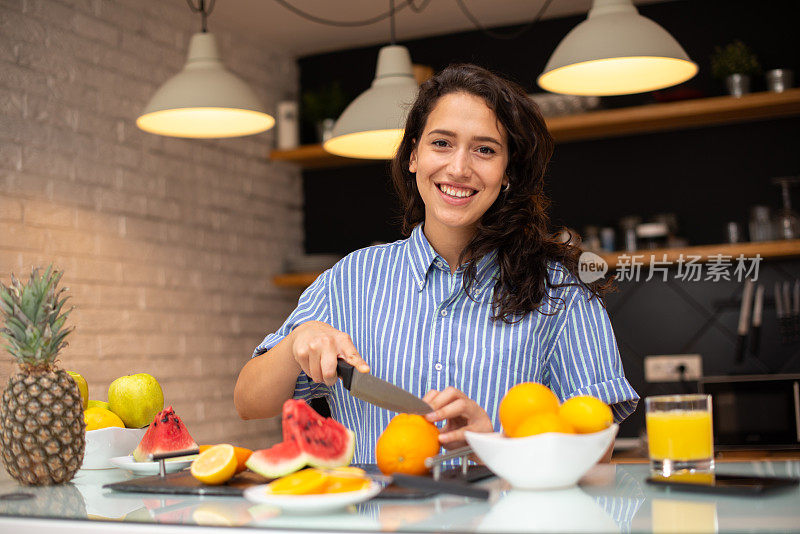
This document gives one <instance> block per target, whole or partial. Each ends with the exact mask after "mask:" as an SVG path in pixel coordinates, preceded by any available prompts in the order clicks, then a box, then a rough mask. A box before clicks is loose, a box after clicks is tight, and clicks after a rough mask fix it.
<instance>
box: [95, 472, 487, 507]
mask: <svg viewBox="0 0 800 534" xmlns="http://www.w3.org/2000/svg"><path fill="white" fill-rule="evenodd" d="M359 467H361V468H362V469H365V470H366V471H367V472H368V473H378V472H379V471H378V470H377V467H375V466H373V465H359ZM490 476H493V473H492V472H491V471H489V469H487V468H486V467H485V466H482V465H471V466H469V469H468V471H467V475H466V476H464V475H463V474H462V473H461V469H460V468H453V469H447V470H444V471H442V479H443V480H461V481H464V482H467V483H471V482H477V481H479V480H483V479H485V478H488V477H490ZM271 480H273V479H270V478H265V477H262V476H261V475H258V474H256V473H253V472H252V471H249V470H248V471H244V472H242V473H239V474H238V475H236V476H234V477H233V478H232V479H230V480H229V481H228V482H226V483H225V484H220V485H218V486H209V485H208V484H203V483H202V482H200V481H199V480H197V479H196V478H194V477H193V476H192V474H191V473H190V472H189V470H188V469H185V470H183V471H178V472H177V473H169V474H167V475H165V476H163V477H162V476H159V475H153V476H148V477H138V478H132V479H130V480H124V481H122V482H114V483H112V484H106V485H104V486H103V487H104V488H108V489H112V490H115V491H125V492H136V493H162V494H171V495H220V496H231V497H241V496H242V494H243V493H244V490H246V489H247V488H249V487H251V486H258V485H259V484H266V483H268V482H270V481H271ZM435 494H436V493H435V492H433V491H422V490H417V489H411V488H404V487H399V486H396V485H394V484H390V485H388V486H386V487H385V488H384V489H383V491H381V493H380V494H378V496H377V497H376V498H378V499H420V498H425V497H430V496H432V495H435Z"/></svg>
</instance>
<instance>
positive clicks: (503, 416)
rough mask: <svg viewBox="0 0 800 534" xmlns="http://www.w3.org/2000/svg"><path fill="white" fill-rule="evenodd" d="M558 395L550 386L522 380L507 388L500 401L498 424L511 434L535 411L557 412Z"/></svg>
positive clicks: (507, 433) (535, 412)
mask: <svg viewBox="0 0 800 534" xmlns="http://www.w3.org/2000/svg"><path fill="white" fill-rule="evenodd" d="M558 404H559V402H558V397H556V394H555V393H553V392H552V391H550V388H548V387H547V386H544V385H542V384H537V383H536V382H524V383H522V384H517V385H516V386H514V387H513V388H511V389H509V390H508V392H507V393H506V395H505V397H503V400H502V401H500V414H499V415H500V424H502V425H503V430H505V433H506V435H508V436H512V435H514V432H515V430H516V428H517V426H518V425H520V424H521V423H522V422H523V421H524V420H525V419H527V418H528V417H530V416H532V415H535V414H537V413H546V412H552V413H557V412H558Z"/></svg>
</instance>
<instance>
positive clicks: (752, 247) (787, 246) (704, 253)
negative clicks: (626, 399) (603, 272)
mask: <svg viewBox="0 0 800 534" xmlns="http://www.w3.org/2000/svg"><path fill="white" fill-rule="evenodd" d="M664 254H666V255H667V257H666V261H669V262H672V263H674V262H675V261H677V260H678V258H680V257H681V255H682V256H683V257H684V259H685V260H687V261H688V260H689V259H690V258H689V257H690V256H700V257H701V260H699V261H701V262H706V261H708V258H709V256H716V255H717V254H722V255H723V256H730V257H731V261H733V262H735V261H736V258H737V257H738V256H739V254H743V255H744V257H745V258H748V259H749V258H754V257H755V255H756V254H760V255H761V257H762V258H763V259H765V260H766V259H778V258H792V257H800V239H794V240H791V241H761V242H756V243H733V244H721V245H699V246H695V247H683V248H660V249H652V250H637V251H636V252H624V251H620V252H608V253H605V254H600V257H602V258H603V259H604V260H605V261H606V262H608V268H609V270H612V269H615V268H616V267H617V264H618V263H619V257H620V256H628V257H629V258H632V257H634V256H635V257H636V261H637V265H638V264H640V265H642V266H647V265H650V262H651V260H652V259H655V260H656V261H662V260H663V259H664ZM628 262H629V263H630V260H628ZM320 274H321V273H320V272H315V273H286V274H279V275H277V276H275V277H274V278H273V279H272V282H273V283H274V284H275V285H276V286H278V287H290V288H305V287H308V286H310V285H311V283H312V282H313V281H314V280H316V279H317V277H318V276H319V275H320Z"/></svg>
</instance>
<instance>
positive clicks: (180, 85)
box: [136, 1, 275, 138]
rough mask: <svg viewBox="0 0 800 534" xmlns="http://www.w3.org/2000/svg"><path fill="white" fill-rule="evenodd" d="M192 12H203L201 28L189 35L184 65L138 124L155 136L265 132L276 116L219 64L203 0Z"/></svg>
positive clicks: (232, 134)
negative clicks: (265, 108)
mask: <svg viewBox="0 0 800 534" xmlns="http://www.w3.org/2000/svg"><path fill="white" fill-rule="evenodd" d="M212 5H213V4H212ZM193 9H194V8H193ZM195 10H196V11H197V10H200V11H202V13H203V31H202V32H200V33H196V34H194V35H193V36H192V39H191V41H190V42H189V54H188V59H187V61H186V65H185V66H184V67H183V70H182V71H180V72H179V73H178V74H176V75H175V76H173V77H172V78H170V79H169V80H167V81H166V83H164V85H162V86H161V88H160V89H158V91H156V93H155V94H154V95H153V97H152V98H151V99H150V102H149V103H148V104H147V106H146V107H145V109H144V111H143V112H142V115H141V116H140V117H139V118H138V119H136V125H137V126H138V127H139V128H141V129H142V130H144V131H146V132H150V133H154V134H158V135H166V136H171V137H192V138H221V137H238V136H242V135H251V134H256V133H260V132H263V131H265V130H269V129H270V128H272V126H273V125H274V124H275V119H274V118H273V117H272V116H270V115H269V114H267V113H266V111H265V110H264V107H263V106H262V105H261V103H260V102H259V100H258V98H257V97H256V95H255V94H254V93H253V91H252V90H251V89H250V87H248V86H247V84H246V83H245V82H243V81H242V80H241V79H239V78H238V77H237V76H235V75H234V74H233V73H231V72H230V71H228V70H227V69H226V68H225V66H224V65H223V64H222V61H221V59H220V55H219V49H218V47H217V40H216V38H215V37H214V35H212V34H210V33H207V32H206V27H205V26H206V23H205V18H206V16H207V15H208V12H209V11H206V10H204V4H203V2H202V1H201V2H200V8H199V9H195Z"/></svg>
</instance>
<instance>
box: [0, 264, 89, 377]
mask: <svg viewBox="0 0 800 534" xmlns="http://www.w3.org/2000/svg"><path fill="white" fill-rule="evenodd" d="M62 276H63V273H62V272H61V271H58V270H55V269H54V268H53V266H52V265H50V266H49V267H48V268H47V269H46V270H45V271H44V273H42V272H41V270H40V269H39V268H34V269H32V270H31V275H30V279H29V281H28V282H27V283H26V284H23V283H21V282H20V281H19V280H18V279H17V278H16V277H15V276H14V275H13V274H12V275H11V285H10V286H5V285H3V284H0V311H2V315H4V316H5V319H6V321H5V323H6V324H5V328H4V329H2V330H0V334H2V337H3V338H5V339H6V340H8V342H9V343H10V345H8V346H7V347H6V348H7V349H8V351H9V352H10V353H11V355H12V356H13V357H14V358H16V359H17V361H18V362H20V363H27V364H32V365H42V364H52V363H53V362H54V361H55V360H56V358H57V356H58V354H57V353H58V350H59V349H61V348H62V347H64V346H65V345H66V343H65V342H64V339H65V338H66V336H67V335H68V334H69V333H71V332H72V331H73V328H65V326H64V325H65V322H66V319H67V316H68V315H69V313H70V312H71V311H72V308H70V309H68V310H66V311H64V310H63V308H64V303H65V302H66V301H67V300H68V299H69V297H68V296H67V295H65V291H66V288H60V289H59V288H58V284H59V282H60V281H61V278H62Z"/></svg>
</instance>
